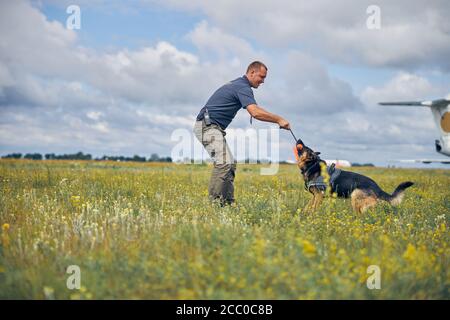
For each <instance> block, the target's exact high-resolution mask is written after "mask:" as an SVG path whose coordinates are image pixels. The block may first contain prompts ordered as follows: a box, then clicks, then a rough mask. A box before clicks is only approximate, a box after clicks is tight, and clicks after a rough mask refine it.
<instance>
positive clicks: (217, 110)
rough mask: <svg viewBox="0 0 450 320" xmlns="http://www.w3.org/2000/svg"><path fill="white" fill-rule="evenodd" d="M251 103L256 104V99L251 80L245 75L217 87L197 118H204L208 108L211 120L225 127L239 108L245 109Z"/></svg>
mask: <svg viewBox="0 0 450 320" xmlns="http://www.w3.org/2000/svg"><path fill="white" fill-rule="evenodd" d="M250 104H256V101H255V97H254V96H253V91H252V87H251V86H250V82H249V81H248V79H247V77H246V76H243V77H240V78H237V79H235V80H233V81H230V82H228V83H227V84H225V85H223V86H222V87H220V88H219V89H217V91H216V92H214V93H213V95H212V96H211V98H209V100H208V102H206V105H205V106H204V107H203V108H202V109H201V110H200V113H199V114H198V116H197V120H203V117H204V113H205V109H206V108H208V113H209V118H210V119H211V122H212V123H215V124H217V125H219V126H220V127H221V128H222V129H225V128H226V127H228V125H229V124H230V122H231V120H233V118H234V116H235V115H236V113H237V112H238V111H239V109H241V108H244V109H245V108H247V106H248V105H250Z"/></svg>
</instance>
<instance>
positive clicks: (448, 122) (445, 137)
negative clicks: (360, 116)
mask: <svg viewBox="0 0 450 320" xmlns="http://www.w3.org/2000/svg"><path fill="white" fill-rule="evenodd" d="M380 105H383V106H408V107H409V106H419V107H429V108H430V109H431V112H432V113H433V116H434V121H435V123H436V125H437V127H438V129H439V133H440V135H441V137H440V139H439V140H436V141H435V145H436V151H437V152H439V153H441V154H443V155H445V156H447V157H450V95H448V96H447V97H446V99H438V100H432V101H410V102H380ZM401 161H402V162H422V163H431V162H441V163H447V164H450V159H448V160H447V159H419V160H401Z"/></svg>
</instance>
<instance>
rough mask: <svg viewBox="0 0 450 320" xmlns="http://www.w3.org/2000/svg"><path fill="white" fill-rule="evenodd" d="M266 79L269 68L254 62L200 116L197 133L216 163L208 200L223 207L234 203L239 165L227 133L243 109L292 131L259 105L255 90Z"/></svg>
mask: <svg viewBox="0 0 450 320" xmlns="http://www.w3.org/2000/svg"><path fill="white" fill-rule="evenodd" d="M266 75H267V67H266V66H265V65H264V64H263V63H262V62H259V61H254V62H252V63H251V64H250V65H249V66H248V68H247V72H246V74H245V75H244V76H243V77H241V78H237V79H235V80H233V81H231V82H228V83H227V84H225V85H224V86H222V87H220V88H219V89H218V90H217V91H216V92H214V94H213V95H212V96H211V97H210V98H209V100H208V102H206V105H205V106H204V107H203V108H202V109H201V110H200V113H199V114H198V115H197V121H196V123H195V127H194V133H195V136H196V137H197V139H198V140H199V141H200V142H201V143H202V144H203V146H204V147H205V149H206V151H207V152H208V154H209V155H210V156H211V158H212V159H213V160H214V169H213V171H212V174H211V180H210V182H209V188H208V192H209V197H210V199H211V200H219V201H220V204H221V205H222V206H223V205H225V204H231V203H233V202H234V186H233V182H234V175H235V171H236V162H235V160H234V159H233V156H232V154H231V152H230V149H229V147H228V145H227V142H226V140H225V129H226V128H227V126H228V125H229V124H230V122H231V120H233V118H234V116H235V115H236V113H237V112H238V111H239V110H240V109H241V108H244V109H247V111H248V113H250V115H251V116H252V117H253V118H255V119H258V120H261V121H267V122H273V123H277V124H278V125H279V126H280V128H283V129H286V130H289V129H290V125H289V122H287V121H286V120H285V119H283V118H282V117H280V116H278V115H275V114H273V113H270V112H267V111H266V110H264V109H263V108H261V107H260V106H258V105H257V103H256V101H255V98H254V97H253V91H252V88H255V89H256V88H258V87H259V86H260V85H261V84H262V83H264V79H265V78H266Z"/></svg>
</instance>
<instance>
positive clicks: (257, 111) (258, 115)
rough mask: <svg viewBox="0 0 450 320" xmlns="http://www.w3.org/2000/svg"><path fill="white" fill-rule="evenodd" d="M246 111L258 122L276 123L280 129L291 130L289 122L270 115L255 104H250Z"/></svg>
mask: <svg viewBox="0 0 450 320" xmlns="http://www.w3.org/2000/svg"><path fill="white" fill-rule="evenodd" d="M247 111H248V113H250V115H251V116H252V117H253V118H255V119H257V120H260V121H266V122H272V123H277V124H278V125H279V126H280V127H281V128H283V129H286V130H289V129H290V128H291V126H290V124H289V122H288V121H287V120H285V119H284V118H282V117H280V116H278V115H276V114H273V113H270V112H268V111H266V110H264V109H263V108H261V107H259V106H257V105H256V104H250V105H248V106H247Z"/></svg>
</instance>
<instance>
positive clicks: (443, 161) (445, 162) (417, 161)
mask: <svg viewBox="0 0 450 320" xmlns="http://www.w3.org/2000/svg"><path fill="white" fill-rule="evenodd" d="M398 161H400V162H408V163H414V162H416V163H426V164H429V163H432V162H434V163H443V164H450V159H448V160H447V159H415V160H398Z"/></svg>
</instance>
